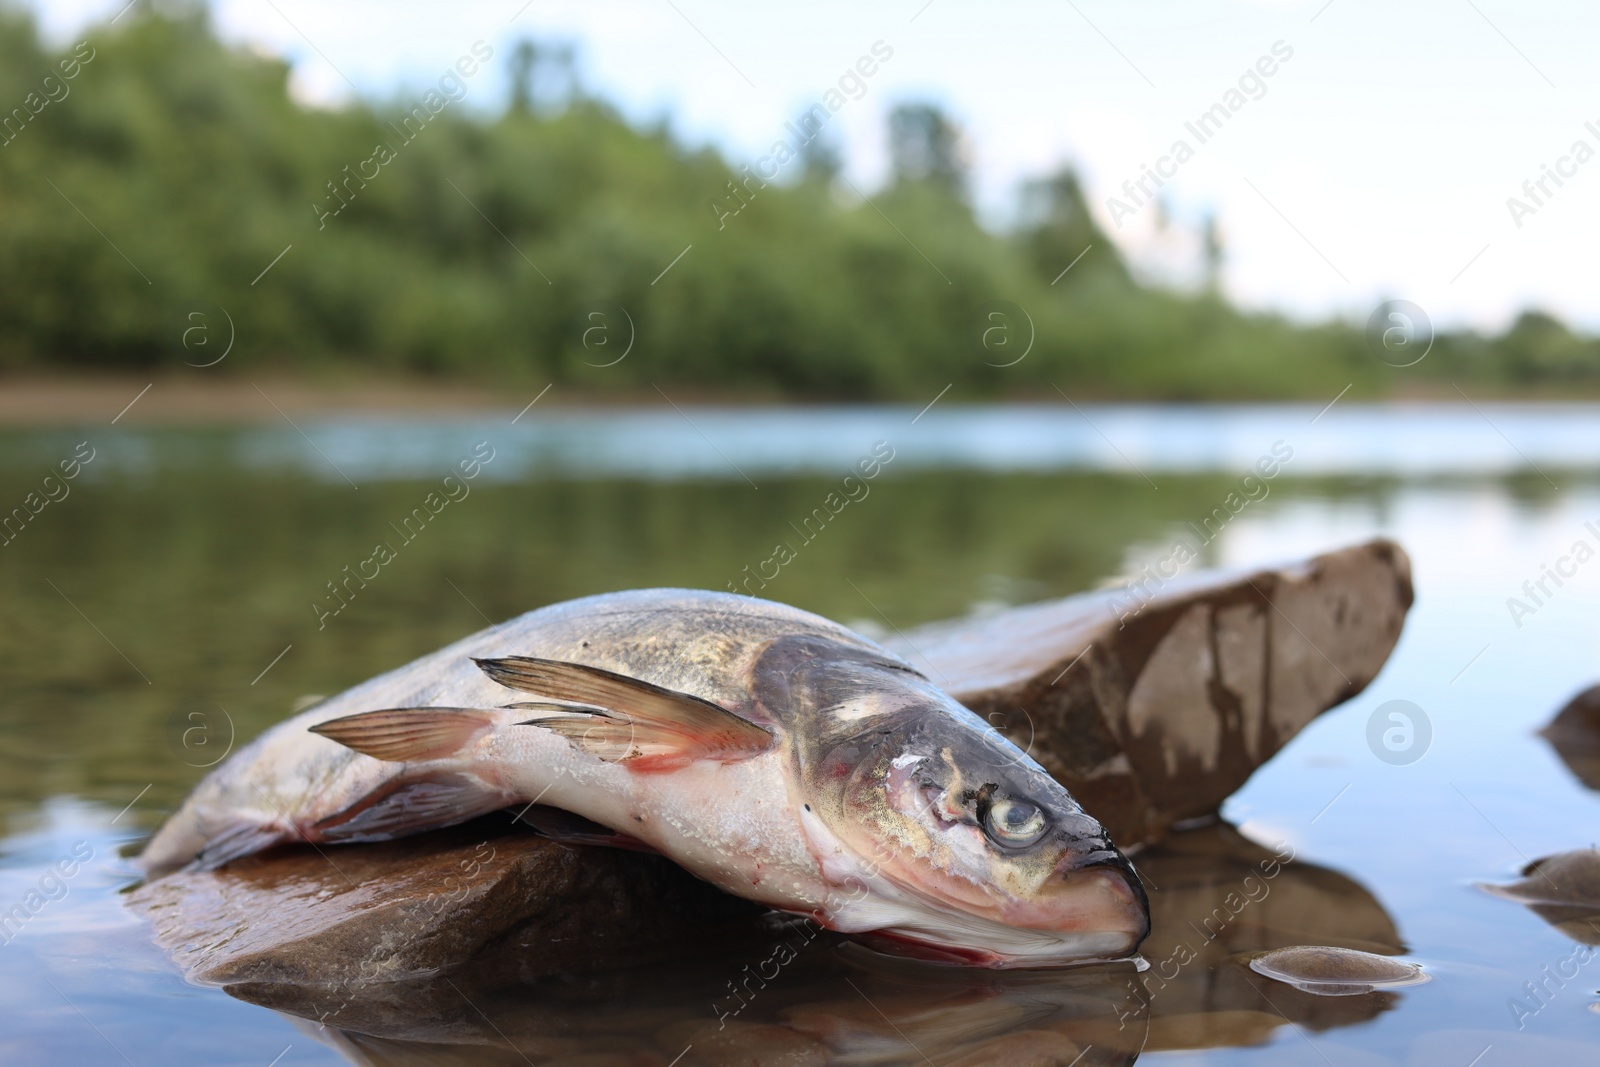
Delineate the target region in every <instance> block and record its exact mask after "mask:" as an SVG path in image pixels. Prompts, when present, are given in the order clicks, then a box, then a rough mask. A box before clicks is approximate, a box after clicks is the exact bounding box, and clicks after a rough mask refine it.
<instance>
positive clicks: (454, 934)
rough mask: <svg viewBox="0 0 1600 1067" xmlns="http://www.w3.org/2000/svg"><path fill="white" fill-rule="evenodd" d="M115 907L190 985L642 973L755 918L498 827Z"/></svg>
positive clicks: (202, 882) (641, 871)
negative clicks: (471, 973) (455, 974)
mask: <svg viewBox="0 0 1600 1067" xmlns="http://www.w3.org/2000/svg"><path fill="white" fill-rule="evenodd" d="M508 831H509V832H508ZM129 904H130V906H132V907H133V908H134V909H135V910H137V911H139V912H141V913H143V914H144V915H145V916H146V917H147V918H148V919H149V921H150V923H151V925H152V927H153V929H154V934H155V940H156V942H157V943H158V944H160V945H161V946H162V947H163V948H165V949H166V950H167V952H168V953H169V954H170V955H171V956H172V958H173V960H174V961H175V962H176V963H177V964H178V966H179V967H180V968H181V969H182V970H183V971H184V973H185V974H186V975H187V976H188V977H189V978H190V980H192V981H196V982H204V983H211V984H219V985H229V984H234V983H241V982H251V983H261V984H267V985H285V986H317V987H324V988H327V989H339V988H343V987H356V986H360V987H367V986H371V985H375V984H381V983H385V982H395V981H406V980H412V979H416V978H418V977H422V976H427V975H432V974H436V973H440V972H444V971H448V970H450V969H452V968H455V967H459V966H460V965H461V964H462V963H463V962H465V961H466V960H468V959H472V960H474V961H475V962H476V963H477V964H478V965H479V966H478V970H479V971H480V972H481V973H480V977H493V978H499V977H507V978H511V977H515V978H519V979H528V978H533V977H539V976H542V975H546V974H553V973H559V972H561V971H563V970H567V969H580V970H581V969H585V968H588V967H591V966H594V965H596V964H597V963H598V964H600V965H610V966H616V965H620V964H624V963H629V962H642V961H646V960H650V959H655V958H659V957H661V956H663V955H667V954H670V953H672V952H675V951H680V950H682V949H683V948H684V947H686V946H688V945H691V944H695V943H704V942H714V941H715V939H716V937H717V936H720V935H722V934H724V933H727V932H729V931H731V930H737V929H740V928H744V927H749V926H751V925H752V924H755V923H756V921H757V920H756V917H757V916H759V914H760V909H759V908H757V907H756V906H755V905H753V904H750V903H748V902H746V901H743V900H740V899H738V898H734V897H729V896H727V895H725V894H723V893H721V892H720V891H718V890H716V889H714V888H712V887H711V886H709V885H707V884H706V883H704V882H701V881H699V880H698V879H696V878H694V877H692V876H691V875H689V874H687V873H686V872H684V871H683V870H682V869H681V868H679V867H677V866H676V865H674V864H672V863H670V862H668V861H666V860H664V859H662V858H660V857H656V856H644V855H639V854H637V853H629V852H620V851H615V850H610V849H599V848H594V849H574V848H568V847H565V846H562V845H558V844H556V843H554V842H552V841H550V840H548V839H546V838H542V837H538V836H536V835H534V834H531V833H522V832H516V831H515V830H513V829H512V824H511V821H510V818H509V817H502V818H500V819H498V820H497V819H494V818H493V817H490V818H488V819H483V820H478V821H476V822H474V823H469V824H467V825H465V826H460V827H452V828H450V829H447V830H439V831H435V832H433V833H427V834H419V835H417V836H415V837H411V838H406V839H403V840H399V841H389V842H383V843H381V844H370V845H359V846H341V847H329V848H323V849H313V848H292V849H281V850H277V851H274V852H271V853H264V854H259V855H255V856H249V857H246V858H244V859H242V860H238V861H235V862H234V863H231V864H229V865H228V866H227V867H224V868H222V869H221V870H217V871H204V872H193V871H180V872H177V873H175V874H171V875H168V876H166V877H164V878H160V879H157V880H155V881H153V882H147V883H145V884H143V885H140V886H139V887H137V888H136V889H135V890H134V891H133V892H132V893H131V894H130V896H129ZM324 999H327V998H324Z"/></svg>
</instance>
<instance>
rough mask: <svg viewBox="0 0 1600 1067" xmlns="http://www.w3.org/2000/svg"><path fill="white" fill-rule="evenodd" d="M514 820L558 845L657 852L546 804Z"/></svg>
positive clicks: (527, 809)
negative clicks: (595, 846) (597, 846)
mask: <svg viewBox="0 0 1600 1067" xmlns="http://www.w3.org/2000/svg"><path fill="white" fill-rule="evenodd" d="M516 821H517V822H521V823H526V824H528V825H529V826H531V827H533V828H534V829H535V830H537V831H539V833H540V834H542V835H543V836H545V837H548V838H549V839H550V840H552V841H554V842H556V843H557V844H562V845H599V846H601V847H604V848H621V849H627V850H628V851H630V852H648V853H652V854H655V855H660V853H659V852H658V851H657V850H656V849H654V848H652V847H650V846H649V845H647V844H645V843H644V842H643V841H640V840H639V839H638V838H637V837H630V836H628V835H627V834H619V833H617V832H616V831H615V830H613V829H611V828H610V827H609V826H601V825H600V824H599V823H597V822H591V821H589V820H588V819H585V818H584V817H583V816H582V815H575V814H573V813H572V812H570V811H567V810H566V809H565V808H553V807H551V806H550V805H548V804H530V805H529V806H528V807H527V808H525V809H523V810H522V811H521V812H520V813H519V814H518V815H517V816H516Z"/></svg>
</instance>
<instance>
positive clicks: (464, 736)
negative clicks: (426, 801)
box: [308, 708, 496, 763]
mask: <svg viewBox="0 0 1600 1067" xmlns="http://www.w3.org/2000/svg"><path fill="white" fill-rule="evenodd" d="M495 721H496V719H495V713H494V712H492V711H487V710H485V709H482V708H385V709H383V710H381V711H363V712H360V713H359V714H356V715H346V716H343V717H342V718H338V719H329V720H328V721H327V722H322V723H318V724H317V725H315V726H312V727H308V729H310V731H311V732H312V733H314V734H321V735H322V736H323V737H326V738H329V739H330V740H333V741H337V742H339V743H340V744H341V745H344V746H345V747H346V748H353V749H355V750H356V751H357V752H360V753H363V754H365V755H368V756H372V757H374V758H375V759H381V760H388V761H390V762H392V763H412V762H421V761H423V760H432V759H443V758H444V757H446V756H449V755H451V754H453V753H456V752H459V751H461V750H462V749H463V748H465V747H467V745H469V744H471V743H472V742H473V741H475V740H477V739H478V737H479V736H481V735H482V734H483V733H484V732H486V731H488V730H490V729H492V728H493V727H494V725H495Z"/></svg>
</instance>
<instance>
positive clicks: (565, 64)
mask: <svg viewBox="0 0 1600 1067" xmlns="http://www.w3.org/2000/svg"><path fill="white" fill-rule="evenodd" d="M577 88H578V79H577V70H576V53H575V51H574V49H573V47H572V45H570V44H566V43H554V42H549V41H535V40H533V39H531V38H523V39H522V40H521V41H518V42H517V45H516V47H515V48H513V49H512V50H511V104H510V108H511V111H512V113H513V114H518V115H528V114H531V113H532V112H533V111H534V110H535V109H538V110H540V111H543V112H547V113H550V112H559V111H561V110H562V109H564V108H565V107H566V106H567V105H568V104H569V103H570V102H571V100H572V98H573V97H574V96H575V95H576V94H577Z"/></svg>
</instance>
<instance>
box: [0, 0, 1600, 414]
mask: <svg viewBox="0 0 1600 1067" xmlns="http://www.w3.org/2000/svg"><path fill="white" fill-rule="evenodd" d="M145 10H146V8H145V7H144V6H143V5H141V6H140V7H138V8H135V9H133V10H131V11H130V12H128V14H127V15H126V16H125V17H124V18H122V20H121V22H120V23H119V25H118V26H117V27H115V28H106V29H101V30H96V31H93V32H91V33H89V34H88V35H87V37H86V39H85V41H84V42H83V43H82V44H80V45H74V46H73V47H70V48H68V49H66V50H65V51H63V52H61V53H60V54H56V53H52V52H50V51H49V50H47V49H45V48H44V47H43V46H42V45H41V43H40V41H39V38H38V35H37V33H36V30H35V27H34V25H33V24H32V22H31V20H30V18H29V17H28V16H27V15H26V14H24V13H22V12H18V11H10V10H5V9H0V109H3V110H0V115H3V118H0V370H4V371H18V370H30V369H33V370H37V369H43V368H62V367H95V368H107V369H115V368H124V369H126V368H135V367H137V368H155V367H162V366H171V367H176V366H178V365H180V364H183V363H188V364H191V365H197V364H204V363H207V362H209V361H211V360H214V359H216V358H217V357H218V356H220V355H221V353H222V351H223V350H224V348H225V346H226V343H227V342H228V341H229V340H230V339H231V340H232V343H233V347H232V349H231V351H230V352H229V354H228V357H227V358H226V359H225V360H224V361H223V362H221V363H219V364H217V365H216V366H215V367H214V368H213V370H212V373H219V374H243V373H249V372H254V371H256V370H258V369H260V368H263V367H270V368H274V369H279V370H314V369H317V368H322V367H325V366H329V365H332V366H337V367H342V368H349V369H371V370H372V371H375V372H379V373H393V372H402V371H403V372H409V373H423V374H440V375H446V374H448V375H459V376H466V377H470V378H474V379H477V380H481V381H512V380H515V381H517V382H519V383H520V382H525V381H540V382H543V381H550V380H554V381H557V382H561V383H565V384H570V385H575V386H578V387H581V388H584V389H589V390H593V391H608V390H614V391H617V392H620V393H627V394H649V395H654V394H653V387H655V386H659V387H662V388H663V389H666V388H672V387H681V388H687V389H689V390H692V391H694V392H697V393H700V394H714V393H729V394H739V395H750V396H766V395H770V396H792V397H830V398H840V399H865V398H904V399H921V398H925V397H927V396H931V395H932V394H933V393H934V392H937V391H938V390H939V389H941V388H943V387H944V385H945V384H947V383H954V387H955V394H954V395H958V396H969V397H984V396H1016V395H1035V396H1043V397H1054V396H1055V395H1056V394H1055V390H1054V388H1053V385H1059V386H1060V387H1061V388H1062V389H1064V390H1066V391H1069V392H1071V393H1073V394H1074V395H1083V396H1101V397H1108V396H1116V397H1140V398H1171V399H1184V398H1194V399H1201V398H1235V397H1236V398H1269V397H1290V396H1306V397H1323V396H1332V395H1333V394H1335V393H1337V392H1338V391H1339V390H1341V389H1343V388H1344V386H1345V385H1346V384H1348V383H1352V382H1353V383H1354V389H1353V394H1354V395H1377V394H1382V393H1387V392H1393V391H1395V390H1397V389H1414V388H1421V389H1430V388H1432V389H1447V388H1448V386H1447V385H1446V384H1445V383H1448V382H1455V381H1460V382H1471V383H1474V384H1475V385H1476V386H1477V387H1478V388H1480V389H1483V390H1488V391H1506V390H1521V389H1532V390H1539V389H1546V390H1552V389H1558V388H1570V387H1572V386H1574V385H1581V386H1591V385H1595V384H1600V344H1597V342H1596V341H1594V340H1591V339H1588V338H1581V337H1578V336H1575V335H1574V334H1572V333H1571V332H1570V331H1568V330H1567V329H1566V328H1565V327H1564V326H1562V324H1560V323H1559V322H1557V321H1556V320H1554V319H1551V318H1549V317H1547V316H1543V315H1537V314H1530V315H1526V316H1524V317H1523V318H1522V319H1521V320H1520V321H1519V322H1518V323H1517V324H1516V325H1515V326H1514V327H1513V328H1512V329H1511V330H1510V331H1509V332H1508V333H1507V334H1506V335H1504V336H1501V337H1498V338H1482V337H1478V336H1475V335H1468V334H1463V335H1455V336H1444V337H1440V338H1439V339H1438V341H1437V342H1436V343H1435V345H1434V347H1433V350H1432V351H1431V352H1430V353H1429V355H1428V358H1427V359H1426V360H1424V361H1423V362H1422V363H1420V364H1418V365H1416V366H1414V367H1409V368H1405V369H1395V368H1392V367H1389V366H1386V365H1385V364H1384V363H1383V362H1381V361H1380V360H1378V359H1377V358H1375V357H1374V355H1373V353H1372V352H1371V351H1370V349H1369V346H1368V344H1367V342H1366V340H1365V338H1364V337H1363V334H1362V330H1361V329H1360V328H1359V327H1357V326H1351V325H1349V324H1344V323H1330V324H1327V325H1323V326H1316V327H1301V326H1297V325H1294V324H1291V323H1289V322H1287V321H1285V320H1283V319H1280V318H1277V317H1274V316H1267V315H1251V314H1245V313H1242V312H1240V311H1238V310H1236V309H1234V308H1232V307H1230V306H1229V305H1227V304H1226V303H1225V302H1224V301H1223V300H1221V299H1220V298H1219V297H1218V296H1216V295H1215V294H1214V293H1211V292H1201V293H1197V294H1185V293H1176V292H1171V291H1166V290H1163V289H1160V288H1156V287H1152V286H1150V285H1146V284H1141V283H1140V282H1139V281H1137V280H1136V279H1135V278H1134V277H1133V276H1132V275H1131V274H1130V271H1129V270H1128V268H1127V266H1126V265H1125V264H1124V263H1123V262H1122V261H1121V260H1120V259H1119V257H1118V255H1117V253H1116V250H1115V247H1114V245H1113V243H1112V242H1111V241H1110V240H1109V239H1108V238H1107V237H1106V235H1105V234H1104V233H1102V232H1100V231H1099V230H1098V228H1097V226H1096V224H1095V222H1094V221H1093V218H1092V217H1091V215H1090V213H1089V211H1088V210H1087V207H1086V204H1085V200H1084V195H1083V192H1082V190H1081V189H1080V187H1079V184H1078V182H1077V180H1076V178H1075V177H1074V175H1073V174H1072V173H1071V172H1070V171H1067V170H1063V171H1061V172H1060V173H1057V174H1055V175H1052V176H1047V177H1044V178H1042V179H1040V180H1038V181H1036V182H1034V183H1032V184H1031V185H1030V186H1028V187H1027V188H1026V189H1025V190H1024V192H1023V197H1024V201H1023V205H1022V206H1023V211H1022V212H1021V218H1022V222H1021V223H1020V225H1019V226H1018V227H1017V228H1015V229H1014V230H1012V231H1010V232H1007V233H1004V234H996V233H993V232H990V231H988V230H986V229H984V228H982V227H980V226H979V224H978V223H977V221H976V220H975V218H974V215H973V212H972V210H971V207H970V204H969V202H968V198H967V191H966V180H965V173H964V170H963V165H962V159H961V154H960V151H959V131H957V130H956V129H955V128H954V127H953V126H952V125H951V124H950V122H949V120H948V119H947V118H946V117H945V116H943V115H942V114H941V113H940V112H939V111H938V110H937V109H935V108H932V107H928V106H925V105H917V104H907V105H902V106H901V107H899V108H898V109H897V110H896V111H895V112H894V114H893V117H892V120H891V123H890V130H889V134H890V146H891V155H892V159H893V162H894V168H893V178H892V181H891V182H890V184H889V185H888V186H887V187H886V188H884V189H881V190H876V191H871V202H870V203H866V202H863V201H862V200H861V199H860V198H859V197H857V196H856V195H855V192H854V191H853V190H852V189H851V187H849V186H847V185H846V184H845V183H844V182H842V180H841V179H840V178H839V176H838V169H839V163H838V159H837V157H836V156H835V155H834V154H833V153H832V152H831V151H830V150H829V149H828V147H827V145H828V144H829V142H828V140H827V137H826V131H824V133H823V134H822V135H821V136H818V137H816V138H814V139H813V140H812V141H811V142H810V143H809V144H805V145H802V146H801V148H800V151H799V153H798V155H799V159H798V161H797V162H796V163H793V164H790V165H788V166H786V167H785V168H784V170H783V173H782V174H781V175H780V176H779V178H778V179H777V180H776V181H775V182H771V183H768V182H764V181H763V180H761V178H760V177H759V175H757V174H756V173H755V172H753V171H752V170H751V169H750V167H749V166H748V165H744V164H738V165H734V164H730V163H729V162H728V161H726V160H724V159H723V158H721V157H720V156H719V155H717V154H716V153H715V152H712V151H710V150H706V149H694V148H691V147H687V146H685V145H684V144H683V143H682V142H681V141H680V140H679V139H677V138H675V137H674V136H672V135H671V133H670V132H669V131H668V130H666V129H662V128H646V129H641V128H636V127H634V126H630V125H629V124H628V123H626V122H625V121H623V120H622V118H621V117H620V116H619V115H618V114H617V112H616V111H615V110H614V109H613V108H611V107H610V106H608V105H607V104H606V103H605V102H604V101H601V100H598V99H595V98H593V97H592V96H590V95H588V94H586V93H584V92H583V91H582V90H581V89H580V88H578V87H576V86H575V85H574V84H573V82H572V79H571V78H570V77H564V72H566V73H568V74H569V73H570V67H569V66H567V65H565V62H566V61H564V57H563V56H562V55H561V54H560V53H559V52H558V51H556V50H553V49H549V48H547V47H543V46H535V45H533V44H532V43H527V44H524V45H522V46H519V47H517V48H515V49H513V50H512V51H511V53H510V54H509V55H505V54H495V51H494V49H493V47H492V46H491V45H490V44H488V43H485V42H476V43H472V44H467V43H463V47H462V55H461V57H460V59H459V60H458V61H457V62H455V63H454V64H452V65H451V66H450V67H449V68H448V69H442V70H441V73H440V76H439V78H438V80H437V82H436V83H432V84H430V85H428V86H424V87H421V88H419V89H416V90H413V91H410V92H408V93H406V94H404V95H402V96H400V97H397V98H396V99H395V100H394V101H392V102H391V103H372V102H363V103H360V104H357V105H354V106H350V107H346V108H342V109H338V110H326V109H315V108H305V107H302V106H300V105H298V104H296V103H295V102H294V101H293V100H292V99H291V98H290V95H289V92H288V88H287V86H288V68H287V66H286V65H285V64H284V63H282V62H280V61H277V60H273V59H268V58H263V57H261V56H259V55H256V54H254V53H250V52H245V51H240V50H234V49H230V48H228V47H226V46H224V45H223V44H221V43H220V42H218V41H217V39H216V37H215V36H214V34H213V32H212V30H211V28H210V26H209V24H208V21H207V18H206V16H205V14H204V10H203V8H201V9H200V10H197V11H194V12H192V13H190V14H186V15H171V14H167V15H153V14H145V13H144V12H145ZM501 63H509V64H510V67H511V70H512V72H513V79H512V80H513V85H514V89H513V93H512V98H511V100H510V101H509V102H505V101H491V100H489V99H488V98H487V97H486V93H487V92H488V90H487V89H486V88H484V85H485V84H486V83H487V82H488V80H489V79H488V78H487V77H486V76H485V75H484V73H483V72H484V69H485V68H486V67H487V66H488V65H490V64H501ZM489 104H493V105H495V106H493V107H486V106H485V105H489ZM491 114H492V115H493V116H495V117H493V118H491V119H486V118H484V117H483V116H484V115H491ZM686 249H687V251H686ZM1086 249H1087V251H1085V250H1086ZM1069 265H1071V269H1070V270H1067V269H1066V268H1067V267H1068V266H1069ZM1063 271H1066V273H1065V274H1063V273H1062V272H1063ZM1030 341H1031V346H1030V344H1029V342H1030ZM630 344H631V347H630ZM624 352H626V353H627V355H626V358H621V359H620V361H619V357H621V356H622V354H623V353H624ZM1024 352H1026V355H1025V357H1024V356H1023V353H1024Z"/></svg>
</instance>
